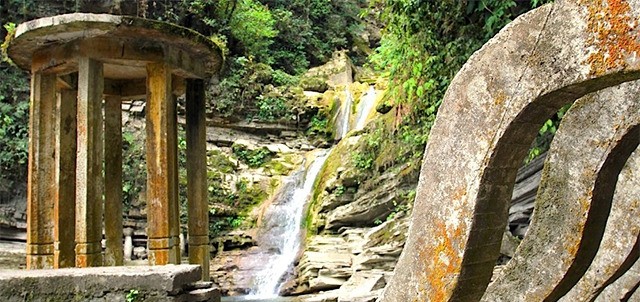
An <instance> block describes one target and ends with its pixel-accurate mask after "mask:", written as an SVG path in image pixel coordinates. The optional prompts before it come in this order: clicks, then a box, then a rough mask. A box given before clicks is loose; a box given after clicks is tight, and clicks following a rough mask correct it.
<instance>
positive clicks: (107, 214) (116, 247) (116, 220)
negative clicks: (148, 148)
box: [104, 96, 124, 266]
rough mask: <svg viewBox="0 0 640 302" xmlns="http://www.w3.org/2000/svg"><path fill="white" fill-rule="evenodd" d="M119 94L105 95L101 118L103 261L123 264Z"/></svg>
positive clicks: (110, 263)
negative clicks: (102, 143)
mask: <svg viewBox="0 0 640 302" xmlns="http://www.w3.org/2000/svg"><path fill="white" fill-rule="evenodd" d="M121 106H122V105H121V100H120V97H119V96H107V97H105V111H104V112H105V114H104V115H105V119H104V129H105V130H104V142H105V143H104V156H105V165H104V174H105V192H104V199H105V203H104V231H105V237H106V242H107V244H106V251H105V259H104V264H105V265H108V266H114V265H122V263H123V257H124V248H123V244H122V236H123V234H122V232H123V230H122V109H121Z"/></svg>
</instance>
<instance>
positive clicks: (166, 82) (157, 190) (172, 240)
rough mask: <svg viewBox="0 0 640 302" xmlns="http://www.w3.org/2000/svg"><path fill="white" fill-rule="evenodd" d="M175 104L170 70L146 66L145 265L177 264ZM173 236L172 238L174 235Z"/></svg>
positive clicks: (158, 65)
mask: <svg viewBox="0 0 640 302" xmlns="http://www.w3.org/2000/svg"><path fill="white" fill-rule="evenodd" d="M175 106H176V104H175V101H174V98H173V96H172V94H171V69H170V68H169V67H168V66H167V65H166V64H163V63H150V64H148V65H147V127H146V131H147V139H146V147H147V223H148V227H147V229H148V237H149V238H148V243H147V244H148V249H149V264H151V265H163V264H168V263H176V264H177V263H178V257H177V253H176V252H175V247H174V246H175V245H177V244H178V242H177V233H175V228H176V227H177V226H176V225H175V224H176V220H175V215H176V213H175V210H176V206H175V204H174V203H175V202H176V200H175V196H176V195H175V192H174V190H176V189H177V184H175V183H174V182H175V180H176V179H177V178H176V177H175V175H174V173H176V171H177V167H175V164H176V160H175V150H176V149H175V148H176V147H172V146H173V145H174V144H177V141H176V137H175V136H174V134H175V130H174V129H173V128H175V127H176V125H175V123H176V120H175V119H174V118H173V116H174V114H173V111H175ZM174 233H175V236H174Z"/></svg>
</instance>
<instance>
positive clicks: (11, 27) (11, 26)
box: [0, 22, 16, 63]
mask: <svg viewBox="0 0 640 302" xmlns="http://www.w3.org/2000/svg"><path fill="white" fill-rule="evenodd" d="M3 27H4V29H5V30H6V31H7V34H6V35H5V37H4V41H3V42H2V45H0V53H1V54H2V62H8V63H12V61H11V59H10V58H9V55H8V54H7V48H8V47H9V44H10V43H11V41H12V40H13V37H14V36H15V33H16V24H15V23H12V22H7V23H6V24H4V25H3Z"/></svg>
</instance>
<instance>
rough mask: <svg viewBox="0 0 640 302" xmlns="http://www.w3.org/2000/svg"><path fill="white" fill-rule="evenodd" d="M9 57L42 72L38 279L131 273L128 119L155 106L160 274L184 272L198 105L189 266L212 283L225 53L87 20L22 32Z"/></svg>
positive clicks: (33, 191)
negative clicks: (216, 123)
mask: <svg viewBox="0 0 640 302" xmlns="http://www.w3.org/2000/svg"><path fill="white" fill-rule="evenodd" d="M8 53H9V56H10V57H11V59H12V60H13V61H14V62H15V63H16V64H17V65H18V66H20V67H21V68H23V69H26V70H30V71H31V112H30V114H31V120H30V140H29V179H28V193H27V203H28V205H27V268H30V269H36V268H61V267H73V266H76V267H89V266H101V265H103V264H104V265H122V262H123V259H122V258H123V243H122V241H123V234H122V232H123V229H122V128H121V126H122V125H121V124H122V122H121V108H120V107H121V100H123V99H133V98H136V99H138V98H145V97H146V99H147V105H146V158H147V172H148V179H147V213H148V216H147V218H148V231H147V233H148V238H149V239H148V248H149V263H150V264H151V265H163V264H171V263H174V264H178V263H179V262H180V246H179V237H178V236H179V233H180V222H179V216H180V215H179V205H178V172H177V125H176V124H177V116H176V96H177V95H181V94H182V93H186V111H187V125H186V132H187V158H188V162H187V174H188V208H189V213H188V217H189V222H188V237H189V262H190V263H194V264H200V265H201V266H202V270H203V278H204V279H207V278H208V267H209V231H208V230H209V228H208V207H207V198H206V141H205V132H206V125H205V103H204V82H203V79H204V78H206V77H208V76H210V75H212V74H215V73H216V72H218V70H219V68H220V65H221V61H222V57H221V54H220V50H219V48H218V47H217V46H216V45H215V44H214V43H212V42H211V41H210V40H209V39H207V38H206V37H204V36H202V35H200V34H198V33H196V32H194V31H192V30H189V29H186V28H183V27H179V26H175V25H171V24H167V23H163V22H157V21H152V20H146V19H140V18H135V17H128V16H114V15H105V14H102V15H96V14H80V13H78V14H68V15H60V16H55V17H49V18H42V19H38V20H33V21H29V22H26V23H23V24H20V25H19V26H18V28H17V30H16V32H15V36H14V37H13V40H12V41H11V43H10V46H9V49H8ZM103 110H104V117H103V114H102V113H103ZM103 129H104V135H103V133H102V132H103ZM103 138H104V140H103ZM103 164H104V173H103ZM103 195H104V207H103ZM103 215H104V220H103ZM103 222H104V228H105V230H104V234H105V237H106V252H105V256H104V259H103V256H102V246H101V240H102V234H103V230H102V227H103Z"/></svg>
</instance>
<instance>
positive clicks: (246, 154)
mask: <svg viewBox="0 0 640 302" xmlns="http://www.w3.org/2000/svg"><path fill="white" fill-rule="evenodd" d="M231 150H233V154H234V155H235V156H237V157H238V159H239V160H241V161H242V162H243V163H245V164H247V165H248V166H249V167H250V168H258V167H262V166H263V165H264V164H266V163H267V162H268V161H270V160H271V158H272V157H273V155H274V154H273V152H271V151H269V149H267V147H261V148H257V149H253V150H251V149H249V148H248V147H247V146H245V145H242V144H233V146H231Z"/></svg>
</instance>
